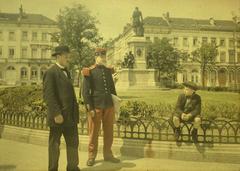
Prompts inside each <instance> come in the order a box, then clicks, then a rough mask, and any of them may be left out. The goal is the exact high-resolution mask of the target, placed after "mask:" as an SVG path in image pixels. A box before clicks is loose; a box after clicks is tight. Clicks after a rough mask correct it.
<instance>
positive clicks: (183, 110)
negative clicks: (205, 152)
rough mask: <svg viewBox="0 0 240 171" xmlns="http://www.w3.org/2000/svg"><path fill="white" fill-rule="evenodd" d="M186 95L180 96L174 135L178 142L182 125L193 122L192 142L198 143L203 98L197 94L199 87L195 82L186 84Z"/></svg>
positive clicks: (174, 121)
mask: <svg viewBox="0 0 240 171" xmlns="http://www.w3.org/2000/svg"><path fill="white" fill-rule="evenodd" d="M183 85H184V93H183V94H180V95H179V96H178V100H177V104H176V110H175V113H174V115H173V124H174V127H175V128H174V133H175V138H176V140H177V141H178V140H179V137H180V135H181V130H180V123H181V122H190V123H191V122H193V130H192V132H191V136H192V140H193V142H194V143H196V142H197V130H198V128H199V127H200V124H201V117H200V114H201V97H200V96H199V95H198V94H196V90H197V85H196V84H195V83H193V82H185V83H183Z"/></svg>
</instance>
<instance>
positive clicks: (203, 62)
mask: <svg viewBox="0 0 240 171" xmlns="http://www.w3.org/2000/svg"><path fill="white" fill-rule="evenodd" d="M217 55H218V47H217V46H216V44H214V43H203V44H202V45H201V47H200V48H197V49H196V50H195V51H193V52H192V58H191V59H192V61H193V62H198V63H200V69H201V77H202V86H203V87H205V76H206V75H205V74H206V68H207V67H209V66H213V65H214V64H215V60H216V57H217Z"/></svg>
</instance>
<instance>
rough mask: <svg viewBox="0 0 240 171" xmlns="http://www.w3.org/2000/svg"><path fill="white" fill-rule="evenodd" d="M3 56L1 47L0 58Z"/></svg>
mask: <svg viewBox="0 0 240 171" xmlns="http://www.w3.org/2000/svg"><path fill="white" fill-rule="evenodd" d="M2 56H3V51H2V47H1V46H0V58H1V57H2Z"/></svg>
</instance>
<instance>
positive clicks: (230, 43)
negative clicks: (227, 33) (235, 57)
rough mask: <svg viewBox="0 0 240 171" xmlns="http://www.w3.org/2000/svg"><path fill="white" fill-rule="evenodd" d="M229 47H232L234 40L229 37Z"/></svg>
mask: <svg viewBox="0 0 240 171" xmlns="http://www.w3.org/2000/svg"><path fill="white" fill-rule="evenodd" d="M229 47H234V40H233V39H229Z"/></svg>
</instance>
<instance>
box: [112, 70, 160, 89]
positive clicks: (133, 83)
mask: <svg viewBox="0 0 240 171" xmlns="http://www.w3.org/2000/svg"><path fill="white" fill-rule="evenodd" d="M155 78H156V71H155V70H154V69H122V70H120V71H119V79H118V81H117V83H116V89H117V90H127V89H156V88H157V87H158V84H157V82H156V81H155Z"/></svg>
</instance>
